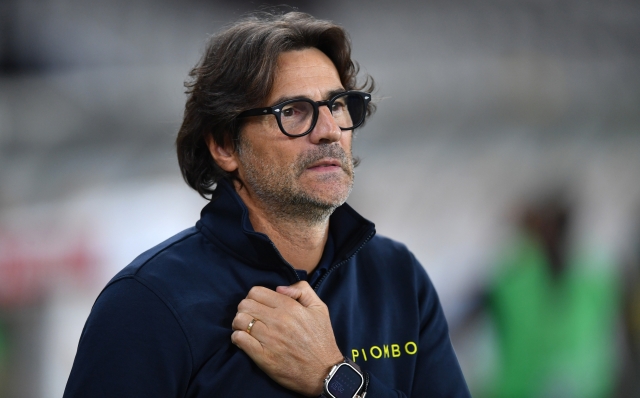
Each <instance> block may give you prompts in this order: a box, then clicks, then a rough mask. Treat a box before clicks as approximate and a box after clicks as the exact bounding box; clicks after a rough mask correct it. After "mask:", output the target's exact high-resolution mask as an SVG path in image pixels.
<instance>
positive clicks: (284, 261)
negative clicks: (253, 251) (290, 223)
mask: <svg viewBox="0 0 640 398" xmlns="http://www.w3.org/2000/svg"><path fill="white" fill-rule="evenodd" d="M269 243H271V246H272V247H273V250H275V251H276V253H278V257H280V260H282V262H283V263H285V264H287V265H288V266H289V268H290V269H291V271H293V274H294V275H295V276H296V280H297V281H298V282H300V281H301V280H302V279H300V277H299V276H298V273H297V272H296V269H295V268H293V265H291V264H289V262H288V261H287V260H285V259H284V257H282V254H280V250H278V248H277V247H276V244H275V243H273V242H272V241H271V239H269ZM327 273H328V272H327Z"/></svg>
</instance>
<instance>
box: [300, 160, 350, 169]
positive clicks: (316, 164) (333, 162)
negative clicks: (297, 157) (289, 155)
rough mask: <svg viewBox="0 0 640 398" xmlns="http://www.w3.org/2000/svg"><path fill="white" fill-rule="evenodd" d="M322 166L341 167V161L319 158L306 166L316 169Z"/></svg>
mask: <svg viewBox="0 0 640 398" xmlns="http://www.w3.org/2000/svg"><path fill="white" fill-rule="evenodd" d="M323 167H340V168H342V162H341V161H340V160H338V159H321V160H319V161H317V162H314V163H312V164H311V165H310V166H309V167H308V168H309V169H316V168H323Z"/></svg>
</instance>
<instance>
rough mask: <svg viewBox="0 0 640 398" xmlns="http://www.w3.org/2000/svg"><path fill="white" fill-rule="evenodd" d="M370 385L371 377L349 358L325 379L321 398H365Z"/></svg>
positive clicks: (334, 368) (334, 367)
mask: <svg viewBox="0 0 640 398" xmlns="http://www.w3.org/2000/svg"><path fill="white" fill-rule="evenodd" d="M368 385H369V375H368V374H367V373H366V372H363V371H362V370H361V369H360V366H358V365H356V364H355V363H354V362H353V361H351V360H350V359H349V358H346V357H345V358H344V360H343V361H342V362H340V363H338V364H336V365H334V366H333V368H331V371H330V372H329V375H327V377H325V379H324V391H323V393H322V395H321V396H320V397H321V398H364V397H365V395H366V394H367V386H368Z"/></svg>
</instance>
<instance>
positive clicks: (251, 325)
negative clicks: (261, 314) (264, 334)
mask: <svg viewBox="0 0 640 398" xmlns="http://www.w3.org/2000/svg"><path fill="white" fill-rule="evenodd" d="M256 321H257V319H256V318H253V320H251V322H249V326H247V333H249V334H251V328H252V327H253V325H254V324H255V323H256Z"/></svg>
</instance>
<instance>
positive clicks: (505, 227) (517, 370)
mask: <svg viewBox="0 0 640 398" xmlns="http://www.w3.org/2000/svg"><path fill="white" fill-rule="evenodd" d="M278 4H280V3H279V2H275V1H272V2H269V1H267V2H266V3H265V2H248V1H245V2H243V1H235V2H223V1H205V0H189V1H181V2H178V1H175V0H157V1H150V0H133V1H131V0H126V1H125V0H110V1H97V0H85V1H78V0H37V1H36V0H2V1H0V397H3V398H4V397H11V398H14V397H15V398H18V397H20V398H22V397H29V398H31V397H33V398H45V397H46V398H48V397H60V396H61V395H62V392H63V390H64V386H65V383H66V379H67V377H68V374H69V371H70V369H71V365H72V362H73V358H74V355H75V350H76V346H77V343H78V339H79V336H80V333H81V331H82V327H83V325H84V322H85V320H86V317H87V316H88V313H89V311H90V309H91V305H92V303H93V301H94V300H95V298H96V296H97V294H98V293H99V292H100V290H101V288H102V287H103V286H104V285H105V283H106V282H107V281H108V280H109V279H110V278H111V276H113V275H114V274H115V273H116V272H117V271H118V270H120V269H121V268H122V267H124V266H125V265H127V264H128V263H129V262H130V261H131V260H132V259H133V258H134V257H136V256H137V255H138V254H140V253H141V252H142V251H144V250H146V249H148V248H150V247H152V246H153V245H155V244H157V243H159V242H160V241H162V240H164V239H166V238H168V237H170V236H171V235H173V234H175V233H176V232H178V231H180V230H182V229H184V228H187V227H190V226H192V225H193V224H194V223H195V221H196V220H197V219H198V217H199V211H200V209H201V207H202V206H204V204H205V201H204V200H203V199H201V198H199V196H198V195H197V194H196V193H195V192H194V191H191V190H190V189H189V188H188V187H187V185H186V184H184V183H183V182H182V180H181V176H180V173H179V170H178V166H177V161H176V156H175V154H174V146H173V141H174V137H175V134H176V132H177V129H178V127H179V125H180V122H181V115H182V110H183V106H184V101H185V95H184V87H183V83H184V81H185V79H186V77H187V74H188V72H189V69H190V68H191V67H192V66H193V65H194V64H195V63H196V62H197V61H198V59H199V55H200V53H201V51H202V50H203V48H204V42H205V40H206V38H207V37H208V35H210V34H212V33H215V32H217V31H218V30H220V29H221V28H222V27H224V26H225V25H226V24H228V23H230V22H232V21H234V20H236V19H238V18H239V17H241V16H242V15H244V14H245V13H246V12H248V11H252V10H255V9H257V8H259V7H262V6H274V5H278ZM291 5H292V6H295V7H297V8H298V9H299V10H301V11H306V12H309V13H311V14H313V15H315V16H316V17H319V18H326V19H331V20H333V21H335V22H337V23H339V24H341V25H343V26H344V27H346V28H347V30H348V31H349V32H350V34H351V38H352V42H353V49H354V58H355V59H356V60H357V61H358V62H359V63H360V65H361V67H362V70H363V71H364V72H366V73H369V74H371V75H372V76H373V77H374V78H375V79H376V83H377V90H376V92H375V93H374V97H376V98H377V101H378V112H377V113H376V114H375V115H374V116H373V117H372V119H370V121H369V122H368V123H367V125H366V126H365V127H364V128H362V129H361V130H360V131H359V132H358V134H357V139H356V142H355V152H356V154H358V155H359V156H360V157H361V158H362V159H363V161H362V164H361V166H360V167H359V168H358V170H357V173H356V184H355V189H354V192H353V194H352V196H351V198H350V200H349V202H350V204H351V205H352V206H354V207H355V208H356V209H357V210H359V211H360V212H361V214H363V215H364V216H365V217H367V218H369V219H371V220H372V221H374V222H375V223H376V225H377V229H378V232H379V233H380V234H382V235H386V236H390V237H392V238H395V239H397V240H400V241H402V242H404V243H406V244H407V245H408V246H409V248H410V249H411V250H412V251H413V252H414V253H415V254H416V256H417V257H418V259H419V260H420V261H421V263H422V264H423V265H424V267H425V268H426V269H427V271H428V273H429V275H430V276H431V278H432V280H433V282H434V284H435V285H436V288H437V289H438V292H439V294H440V298H441V300H442V304H443V306H444V309H445V312H446V314H447V317H448V320H449V324H450V328H451V334H452V338H453V342H454V346H455V348H456V351H457V353H458V356H459V358H460V361H461V364H462V366H463V371H464V372H465V375H466V377H467V379H468V382H469V384H470V387H471V389H472V393H473V394H474V396H479V397H515V398H517V397H638V396H640V388H639V387H638V383H639V382H640V371H639V369H640V367H639V364H640V282H639V280H640V279H639V278H640V73H639V71H640V3H639V2H637V1H632V0H610V1H605V0H593V1H584V0H583V1H578V0H557V1H551V0H520V1H517V2H515V1H507V0H488V1H483V2H475V1H470V0H447V1H444V0H436V1H424V2H422V1H394V2H388V1H380V0H369V1H364V0H359V1H355V0H354V1H349V2H344V1H335V0H325V1H322V2H316V1H310V0H308V1H296V2H292V3H291ZM389 300H393V298H392V297H390V298H389Z"/></svg>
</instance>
